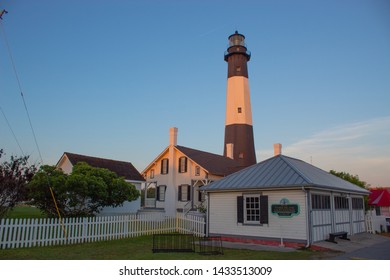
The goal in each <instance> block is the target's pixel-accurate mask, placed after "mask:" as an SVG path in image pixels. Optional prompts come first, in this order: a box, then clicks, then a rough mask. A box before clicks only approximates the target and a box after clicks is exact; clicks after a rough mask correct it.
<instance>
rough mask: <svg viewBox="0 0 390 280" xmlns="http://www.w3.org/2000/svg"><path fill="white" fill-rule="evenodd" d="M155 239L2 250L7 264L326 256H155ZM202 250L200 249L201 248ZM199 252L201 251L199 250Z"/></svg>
mask: <svg viewBox="0 0 390 280" xmlns="http://www.w3.org/2000/svg"><path fill="white" fill-rule="evenodd" d="M152 242H153V238H152V236H142V237H136V238H127V239H121V240H113V241H105V242H94V243H84V244H76V245H64V246H48V247H33V248H20V249H5V250H1V249H0V259H3V260H6V259H8V260H22V259H24V260H131V259H132V260H307V259H322V258H325V257H326V253H323V252H316V251H311V250H297V251H293V252H269V251H254V250H240V249H227V248H224V255H206V256H205V255H200V254H198V253H152ZM197 249H198V248H197ZM197 251H198V250H197Z"/></svg>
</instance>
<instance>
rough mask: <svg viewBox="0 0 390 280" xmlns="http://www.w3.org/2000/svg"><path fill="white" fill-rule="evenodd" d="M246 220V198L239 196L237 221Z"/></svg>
mask: <svg viewBox="0 0 390 280" xmlns="http://www.w3.org/2000/svg"><path fill="white" fill-rule="evenodd" d="M243 222H244V198H243V197H242V196H237V223H243Z"/></svg>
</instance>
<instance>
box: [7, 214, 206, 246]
mask: <svg viewBox="0 0 390 280" xmlns="http://www.w3.org/2000/svg"><path fill="white" fill-rule="evenodd" d="M204 229H205V218H204V217H203V216H192V215H187V216H185V215H184V214H181V213H178V214H177V215H176V217H168V216H165V215H164V214H156V213H141V214H129V215H121V216H102V217H89V218H66V219H63V220H62V224H61V223H60V221H59V219H54V218H52V219H1V220H0V249H6V248H22V247H35V246H50V245H64V244H76V243H85V242H95V241H103V240H113V239H120V238H127V237H136V236H141V235H150V234H155V233H169V232H179V233H192V234H194V235H195V236H198V237H202V236H204V235H205V234H204V232H205V230H204Z"/></svg>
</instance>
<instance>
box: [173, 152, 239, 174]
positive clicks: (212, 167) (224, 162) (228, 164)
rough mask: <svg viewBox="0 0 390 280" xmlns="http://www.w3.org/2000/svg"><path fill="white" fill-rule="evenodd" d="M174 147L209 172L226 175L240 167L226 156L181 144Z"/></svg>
mask: <svg viewBox="0 0 390 280" xmlns="http://www.w3.org/2000/svg"><path fill="white" fill-rule="evenodd" d="M175 147H176V149H178V150H179V151H180V152H182V153H183V154H185V155H186V156H187V157H188V158H190V159H191V160H193V161H194V162H196V163H197V164H198V165H199V166H201V167H202V168H203V169H205V170H207V171H208V172H209V173H210V174H214V175H219V176H227V175H229V174H232V173H234V172H236V171H238V170H240V169H242V167H240V165H239V163H238V162H237V161H235V160H234V159H231V158H228V157H224V156H221V155H217V154H212V153H208V152H204V151H200V150H195V149H191V148H187V147H183V146H175Z"/></svg>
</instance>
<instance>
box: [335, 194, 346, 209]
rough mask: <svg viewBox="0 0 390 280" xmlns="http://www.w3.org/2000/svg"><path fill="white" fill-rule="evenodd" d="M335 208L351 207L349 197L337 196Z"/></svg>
mask: <svg viewBox="0 0 390 280" xmlns="http://www.w3.org/2000/svg"><path fill="white" fill-rule="evenodd" d="M334 208H335V209H338V210H347V209H348V208H349V203H348V198H347V197H342V196H335V198H334Z"/></svg>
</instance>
